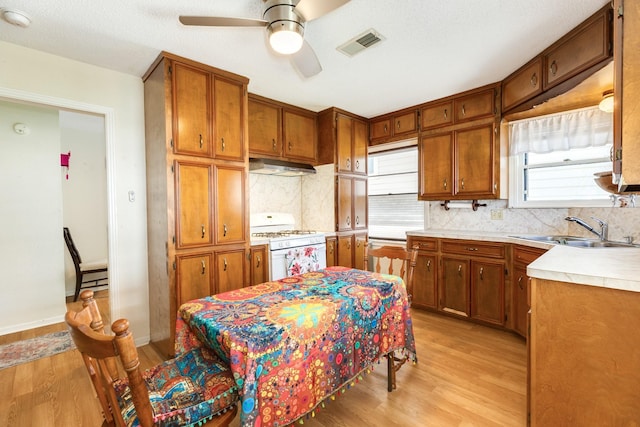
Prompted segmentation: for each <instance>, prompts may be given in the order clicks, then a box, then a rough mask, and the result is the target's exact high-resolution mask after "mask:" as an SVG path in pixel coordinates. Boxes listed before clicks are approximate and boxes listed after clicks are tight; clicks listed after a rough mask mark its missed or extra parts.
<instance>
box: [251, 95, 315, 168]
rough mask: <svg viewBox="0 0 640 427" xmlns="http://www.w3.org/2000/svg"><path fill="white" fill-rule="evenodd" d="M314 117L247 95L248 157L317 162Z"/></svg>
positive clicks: (312, 113)
mask: <svg viewBox="0 0 640 427" xmlns="http://www.w3.org/2000/svg"><path fill="white" fill-rule="evenodd" d="M316 126H317V114H316V113H314V112H313V111H309V110H305V109H302V108H298V107H295V106H293V105H288V104H284V103H281V102H278V101H274V100H271V99H268V98H263V97H261V96H258V95H254V94H249V155H250V156H251V157H268V158H274V159H283V160H291V161H296V162H305V163H311V164H313V165H315V164H316V163H317V141H318V133H317V129H316Z"/></svg>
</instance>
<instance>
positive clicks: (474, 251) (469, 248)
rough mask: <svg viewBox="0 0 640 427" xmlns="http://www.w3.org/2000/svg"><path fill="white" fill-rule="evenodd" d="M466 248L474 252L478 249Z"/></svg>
mask: <svg viewBox="0 0 640 427" xmlns="http://www.w3.org/2000/svg"><path fill="white" fill-rule="evenodd" d="M467 250H468V251H470V252H475V251H477V250H478V248H472V247H468V248H467Z"/></svg>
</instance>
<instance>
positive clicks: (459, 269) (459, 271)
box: [458, 264, 462, 277]
mask: <svg viewBox="0 0 640 427" xmlns="http://www.w3.org/2000/svg"><path fill="white" fill-rule="evenodd" d="M458 276H460V277H462V264H458Z"/></svg>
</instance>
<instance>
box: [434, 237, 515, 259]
mask: <svg viewBox="0 0 640 427" xmlns="http://www.w3.org/2000/svg"><path fill="white" fill-rule="evenodd" d="M440 250H441V251H442V253H449V254H458V255H469V256H481V257H488V258H504V254H505V246H504V244H501V243H488V242H477V241H473V240H442V241H441V242H440Z"/></svg>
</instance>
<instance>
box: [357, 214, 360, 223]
mask: <svg viewBox="0 0 640 427" xmlns="http://www.w3.org/2000/svg"><path fill="white" fill-rule="evenodd" d="M356 225H360V217H359V216H357V215H356Z"/></svg>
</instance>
